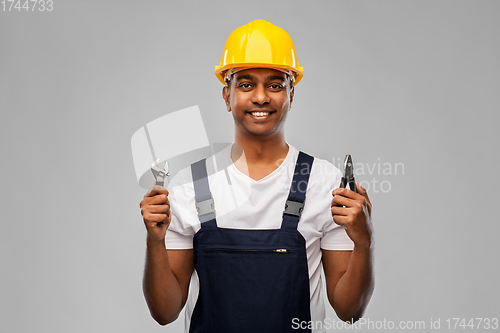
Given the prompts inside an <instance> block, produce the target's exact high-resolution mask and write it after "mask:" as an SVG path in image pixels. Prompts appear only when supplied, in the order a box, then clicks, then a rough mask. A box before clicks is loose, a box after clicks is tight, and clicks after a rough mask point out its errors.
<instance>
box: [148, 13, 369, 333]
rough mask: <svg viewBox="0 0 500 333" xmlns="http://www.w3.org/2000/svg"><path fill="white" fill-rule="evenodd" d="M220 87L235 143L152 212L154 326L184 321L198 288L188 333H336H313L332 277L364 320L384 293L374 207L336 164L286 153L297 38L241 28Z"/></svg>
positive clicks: (193, 171)
mask: <svg viewBox="0 0 500 333" xmlns="http://www.w3.org/2000/svg"><path fill="white" fill-rule="evenodd" d="M216 76H217V77H218V78H219V80H220V81H221V82H222V83H224V84H225V87H224V88H223V91H222V95H223V98H224V102H225V104H226V108H227V111H228V112H231V113H232V115H233V118H234V123H235V140H234V144H233V145H232V146H230V147H228V148H227V149H226V150H224V151H222V152H220V153H218V154H216V156H212V157H210V158H208V159H206V160H205V159H204V160H202V161H199V162H197V163H195V164H193V165H192V166H191V168H187V169H185V170H182V171H181V172H179V174H178V175H177V176H176V177H175V178H174V179H173V180H172V182H171V184H170V185H169V191H167V190H166V189H165V188H163V187H160V186H156V185H155V187H154V188H153V189H152V190H151V191H150V192H148V193H147V194H146V195H145V197H144V200H142V201H141V205H140V206H141V213H142V215H143V219H144V223H145V226H146V229H147V254H146V265H145V271H144V281H143V282H144V283H143V288H144V295H145V298H146V301H147V304H148V307H149V309H150V312H151V315H152V316H153V318H154V319H155V320H156V321H158V323H160V324H162V325H165V324H168V323H170V322H172V321H174V320H175V319H176V318H177V317H178V315H179V313H180V311H181V310H182V308H183V307H184V305H185V304H186V302H187V300H188V290H189V285H190V281H192V286H191V287H192V288H191V292H190V295H189V297H190V300H189V301H188V307H187V310H186V314H187V316H186V332H296V331H297V330H299V331H303V332H324V331H323V330H322V329H321V328H319V329H318V328H317V326H313V327H312V328H310V327H309V328H308V326H309V323H311V322H312V323H317V322H318V321H322V320H324V319H325V318H324V317H325V314H324V304H323V296H322V295H321V293H322V291H321V285H322V282H321V274H320V273H321V270H320V268H321V266H323V269H324V272H325V277H326V286H327V297H328V300H329V302H330V304H331V305H332V307H333V308H334V310H335V311H336V313H337V315H338V317H339V318H340V319H342V320H344V321H350V322H352V321H356V320H358V319H359V318H360V317H361V316H362V315H363V313H364V311H365V309H366V306H367V304H368V302H369V300H370V298H371V294H372V292H373V269H372V249H371V245H372V234H371V228H370V223H371V222H370V211H371V203H370V200H369V198H368V195H367V193H366V190H365V189H364V188H362V187H361V186H359V184H357V189H358V192H359V194H358V193H355V192H353V191H351V190H349V189H341V188H338V186H339V182H340V177H341V175H340V171H339V170H338V169H336V168H335V167H333V166H332V165H331V164H330V163H328V162H327V161H324V160H321V159H314V158H313V157H311V156H309V155H307V154H305V153H303V152H299V151H298V150H297V149H295V148H294V147H292V146H291V145H289V144H287V143H286V142H285V139H284V123H285V119H286V116H287V113H288V112H289V110H290V107H291V104H292V101H293V97H294V89H295V85H296V84H297V83H298V82H299V81H300V80H301V79H302V76H303V68H302V67H300V66H298V59H297V56H296V52H295V48H294V46H293V42H292V40H291V38H290V36H289V35H288V34H287V33H286V32H285V31H284V30H283V29H281V28H279V27H277V26H274V25H272V24H271V23H268V22H266V21H264V20H255V21H253V22H250V23H248V24H247V25H245V26H242V27H240V28H238V29H236V30H235V31H234V32H233V33H232V34H231V35H230V36H229V38H228V40H227V42H226V45H225V49H224V52H223V55H222V59H221V63H220V65H219V66H216ZM217 170H225V172H217ZM326 170H330V172H326ZM226 177H229V179H230V183H231V190H228V187H227V186H225V185H224V180H225V179H226ZM226 185H227V183H226ZM230 192H231V193H230ZM235 193H236V194H235ZM306 196H307V201H306V200H305V198H306ZM332 196H333V197H332ZM235 198H236V199H235ZM235 202H236V204H235ZM171 203H172V205H171ZM228 207H229V208H228ZM284 207H285V208H284ZM167 229H168V232H167ZM167 248H168V249H167ZM193 272H195V274H193ZM192 276H193V279H192V280H191V278H192Z"/></svg>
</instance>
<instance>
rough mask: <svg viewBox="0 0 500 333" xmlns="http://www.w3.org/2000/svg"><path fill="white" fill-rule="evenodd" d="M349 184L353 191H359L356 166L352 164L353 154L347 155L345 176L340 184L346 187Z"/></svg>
mask: <svg viewBox="0 0 500 333" xmlns="http://www.w3.org/2000/svg"><path fill="white" fill-rule="evenodd" d="M347 184H349V187H350V188H351V191H354V192H356V193H358V189H357V188H356V182H355V180H354V167H353V165H352V160H351V155H346V156H345V160H344V176H343V177H342V179H341V180H340V186H339V187H342V188H345V187H346V186H347Z"/></svg>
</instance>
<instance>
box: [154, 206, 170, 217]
mask: <svg viewBox="0 0 500 333" xmlns="http://www.w3.org/2000/svg"><path fill="white" fill-rule="evenodd" d="M169 210H170V206H168V205H151V206H149V212H150V213H151V214H167V215H168V211H169Z"/></svg>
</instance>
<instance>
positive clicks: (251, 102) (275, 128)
mask: <svg viewBox="0 0 500 333" xmlns="http://www.w3.org/2000/svg"><path fill="white" fill-rule="evenodd" d="M223 97H224V100H225V102H226V106H227V110H228V111H230V112H232V113H233V118H234V123H235V127H236V132H237V133H236V134H237V135H238V134H239V135H243V136H244V137H246V138H253V139H257V138H269V137H272V136H274V135H283V125H284V123H285V119H286V115H287V113H288V110H289V109H290V106H291V103H292V100H293V87H291V84H290V79H289V77H288V75H287V74H285V73H283V72H280V71H278V70H274V69H268V68H251V69H245V70H242V71H239V72H236V73H235V74H233V76H232V79H231V81H230V83H229V87H228V88H224V90H223Z"/></svg>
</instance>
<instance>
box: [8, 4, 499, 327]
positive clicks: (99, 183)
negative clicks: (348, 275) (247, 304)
mask: <svg viewBox="0 0 500 333" xmlns="http://www.w3.org/2000/svg"><path fill="white" fill-rule="evenodd" d="M499 13H500V2H499V1H310V2H306V1H286V2H270V1H250V2H249V1H243V2H237V1H212V2H193V1H185V2H180V1H178V2H172V1H170V2H167V1H68V0H65V1H62V0H54V11H52V12H29V13H26V12H0V38H1V39H0V41H1V44H0V49H1V52H0V110H1V131H0V135H1V158H2V163H1V166H0V168H1V173H0V176H1V178H2V183H1V184H2V186H1V201H0V202H1V209H0V214H1V222H2V223H1V231H0V237H1V238H0V247H1V249H0V250H1V251H0V256H1V266H0V267H1V272H2V273H1V285H0V300H1V301H0V304H1V309H0V313H1V317H2V318H1V320H0V331H1V332H52V333H56V332H122V333H125V332H139V331H140V332H156V331H162V332H179V331H181V327H182V324H183V323H182V321H183V320H182V319H180V320H178V321H177V322H176V323H174V324H172V325H170V326H167V327H160V326H159V325H157V324H156V323H155V322H154V321H153V319H151V318H150V316H149V312H148V310H147V307H146V304H145V301H144V298H143V295H142V290H141V279H142V269H143V264H144V251H145V234H146V232H145V228H144V226H143V223H142V219H141V215H140V210H139V202H140V200H141V199H142V197H143V195H144V193H145V190H144V189H142V188H140V187H139V185H138V183H137V180H136V179H135V173H134V169H133V163H132V155H131V148H130V139H131V136H132V134H133V133H134V132H135V131H136V130H137V129H139V128H140V127H141V126H143V125H145V124H146V123H148V122H150V121H152V120H154V119H156V118H158V117H161V116H163V115H165V114H167V113H169V112H173V111H176V110H180V109H183V108H185V107H189V106H192V105H196V104H197V105H199V106H200V109H201V111H202V116H203V118H204V122H205V124H206V128H207V133H208V137H209V139H210V141H211V142H231V141H232V139H233V125H232V117H231V115H230V114H229V113H227V112H226V111H225V108H224V104H223V101H222V98H221V97H220V96H221V84H220V83H219V81H218V80H217V79H216V78H215V76H214V74H213V70H214V65H216V64H218V62H219V60H220V56H221V53H222V48H223V46H224V43H225V40H226V38H227V36H228V35H229V34H230V32H231V31H232V30H233V29H235V28H237V27H238V26H240V25H243V24H246V23H247V22H249V21H252V20H254V19H256V18H263V19H266V20H269V21H270V22H272V23H274V24H276V25H278V26H281V27H283V28H284V29H285V30H287V31H288V32H289V33H290V35H291V36H292V38H293V39H294V42H295V46H296V48H297V53H298V57H299V61H300V64H301V65H302V66H304V68H305V76H304V79H303V80H302V82H300V84H299V85H298V86H297V90H296V94H295V101H294V103H293V107H292V111H291V113H290V114H289V118H288V120H287V125H286V126H287V127H286V139H287V141H288V142H289V143H291V144H292V145H294V146H295V147H297V148H299V149H303V150H305V151H306V152H308V153H310V154H313V155H315V156H316V157H320V158H324V159H327V160H330V161H335V164H339V161H340V160H342V159H343V157H344V156H345V154H346V153H350V154H352V156H353V159H354V162H355V163H364V164H368V165H369V166H373V165H374V163H375V165H376V163H390V164H391V165H394V164H395V163H403V164H404V174H401V173H399V174H397V175H384V174H383V173H382V172H378V171H375V172H374V173H372V174H368V172H365V173H364V174H359V173H358V177H357V179H358V180H365V181H370V182H372V181H373V180H374V179H376V181H384V180H385V181H387V182H389V183H390V191H387V193H383V192H381V191H378V193H375V192H374V191H373V190H372V191H371V192H370V196H371V199H372V202H373V205H374V209H373V215H374V224H375V228H376V265H375V266H376V280H377V283H376V291H375V293H374V296H373V299H372V301H371V303H370V305H369V308H368V310H367V312H366V315H365V317H366V318H369V319H370V320H372V321H381V320H384V319H385V320H392V321H394V322H396V323H397V322H399V321H400V320H409V321H415V320H424V321H425V322H426V324H427V326H426V330H429V322H430V320H431V318H432V320H436V319H438V318H441V325H442V326H443V325H444V323H443V322H444V320H446V319H447V318H449V317H459V318H467V319H469V318H475V317H480V318H493V317H496V318H498V317H500V313H499V308H500V302H499V296H500V293H499V290H498V287H497V286H496V283H497V281H498V280H499V279H500V272H499V265H498V251H499V245H498V243H497V239H498V234H499V231H500V230H499V229H500V228H499V226H498V222H499V221H498V212H497V209H495V205H497V204H498V199H499V195H498V185H499V173H498V171H497V167H498V165H499V156H498V151H499V142H500V140H499V135H498V132H497V127H498V120H499V118H498V112H499V109H500V108H499V106H500V103H499V96H500V94H499V92H500V89H499V88H500V65H499V62H498V59H500V38H499V31H500V20H499V19H498V15H499ZM180 140H182V138H180ZM329 316H330V317H331V318H335V317H334V314H333V313H329ZM421 331H422V330H421ZM460 331H468V330H463V329H461V330H460ZM474 331H477V330H474Z"/></svg>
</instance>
